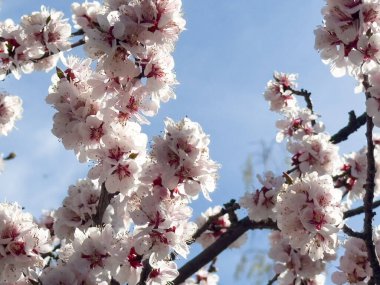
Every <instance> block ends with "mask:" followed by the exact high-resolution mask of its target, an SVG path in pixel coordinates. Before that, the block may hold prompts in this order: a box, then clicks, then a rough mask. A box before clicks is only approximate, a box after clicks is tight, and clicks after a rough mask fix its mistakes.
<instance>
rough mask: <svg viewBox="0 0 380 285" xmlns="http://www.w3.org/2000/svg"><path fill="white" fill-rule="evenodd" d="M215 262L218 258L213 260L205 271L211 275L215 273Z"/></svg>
mask: <svg viewBox="0 0 380 285" xmlns="http://www.w3.org/2000/svg"><path fill="white" fill-rule="evenodd" d="M217 260H218V257H215V258H214V259H213V260H212V261H211V264H210V266H209V267H208V270H207V271H208V272H210V273H213V272H216V271H217V269H216V266H215V264H216V261H217Z"/></svg>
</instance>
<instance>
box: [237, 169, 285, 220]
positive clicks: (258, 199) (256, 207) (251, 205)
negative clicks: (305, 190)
mask: <svg viewBox="0 0 380 285" xmlns="http://www.w3.org/2000/svg"><path fill="white" fill-rule="evenodd" d="M257 178H258V180H259V181H260V183H261V184H262V187H261V189H257V190H256V191H255V192H253V193H250V192H247V193H246V194H245V195H244V196H243V197H242V198H240V206H242V207H243V208H246V209H248V217H249V218H250V219H251V220H252V221H256V222H259V221H262V220H266V219H272V220H273V221H275V220H276V212H275V205H276V201H277V194H278V193H279V190H280V188H281V187H282V184H283V182H284V179H283V177H281V176H278V177H276V176H275V175H274V173H273V172H272V171H268V172H266V173H265V175H264V177H261V176H260V175H258V176H257Z"/></svg>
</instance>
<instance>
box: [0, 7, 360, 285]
mask: <svg viewBox="0 0 380 285" xmlns="http://www.w3.org/2000/svg"><path fill="white" fill-rule="evenodd" d="M70 3H71V1H41V0H34V1H28V0H17V1H9V0H8V1H4V2H3V3H2V6H1V10H0V19H2V20H4V19H6V18H13V19H14V20H15V21H18V19H19V17H20V16H22V15H23V14H26V13H30V12H31V11H35V10H39V7H40V5H41V4H44V5H46V6H48V7H50V8H55V9H57V10H62V11H64V12H65V14H66V15H68V16H69V15H70V12H69V11H70V10H69V9H70ZM323 5H324V1H322V0H309V1H305V0H288V1H280V0H266V1H252V0H239V1H223V0H219V1H216V0H202V1H201V0H191V1H190V0H184V3H183V6H184V14H185V18H186V20H187V25H186V27H187V30H186V31H185V32H184V33H183V34H182V35H181V37H180V40H179V42H178V45H177V48H176V51H175V54H174V56H175V63H176V74H177V79H178V81H179V82H180V85H179V86H178V87H177V88H176V93H177V100H174V101H171V102H169V103H167V104H165V105H163V106H162V108H161V109H160V112H159V115H158V116H156V117H154V118H152V119H151V125H150V126H148V127H144V130H145V131H146V132H147V133H148V135H149V137H150V138H152V136H153V135H157V134H159V133H160V131H161V130H162V129H163V120H164V118H165V117H172V118H173V119H175V120H178V119H181V118H182V117H184V116H188V117H189V118H190V119H192V120H194V121H197V122H199V123H200V124H201V125H202V126H203V128H204V130H205V132H206V133H208V134H210V137H211V146H210V149H211V156H212V158H213V159H214V160H216V161H218V162H219V163H221V164H222V169H221V171H220V179H219V182H218V189H217V191H216V192H215V193H214V194H213V195H212V198H213V202H212V204H209V203H208V202H205V201H204V199H200V200H199V201H197V202H196V203H195V204H194V205H193V206H194V211H195V212H198V213H199V212H200V211H202V210H205V209H206V208H207V207H209V206H210V205H217V204H222V203H225V202H227V201H228V200H229V199H231V198H239V197H240V196H241V195H242V194H243V193H244V191H245V187H244V184H243V180H242V168H243V165H244V162H245V160H246V158H247V156H248V155H249V154H252V153H253V154H254V156H253V161H254V169H255V173H260V172H261V171H262V170H263V165H262V163H261V159H260V151H261V148H260V141H265V142H267V143H270V142H271V141H272V140H273V139H274V136H275V134H276V130H275V127H274V124H275V120H276V119H277V118H278V117H277V116H276V115H275V114H273V113H271V112H270V111H269V109H268V105H267V102H265V100H264V99H263V96H262V92H263V90H264V88H265V86H266V83H267V81H268V80H269V79H271V77H272V73H273V71H274V70H278V71H282V72H294V73H299V86H300V87H302V88H306V89H308V90H310V91H311V92H312V100H313V102H314V107H315V111H316V112H317V113H319V114H320V115H321V116H322V120H323V121H324V122H325V123H326V127H327V130H328V131H329V132H330V133H334V132H335V131H337V130H338V129H339V128H341V127H342V126H344V125H345V124H346V123H347V118H348V116H347V113H348V111H350V110H352V109H354V110H355V111H356V112H357V114H361V113H362V112H363V111H364V97H363V96H362V95H361V94H354V92H353V89H354V86H355V83H354V81H353V80H352V79H350V78H347V77H346V78H341V79H335V78H333V77H332V76H331V75H330V72H329V69H328V67H327V66H325V65H324V64H323V63H322V62H321V60H320V57H319V55H318V53H317V52H316V51H315V50H314V48H313V47H314V34H313V30H314V28H315V27H316V26H317V25H318V24H320V23H321V22H322V16H321V14H320V10H321V8H322V6H323ZM50 77H51V74H45V73H35V74H31V75H25V76H23V77H22V79H21V80H20V81H16V80H14V79H13V78H11V77H9V78H7V79H6V80H5V81H4V82H1V87H0V88H1V90H6V91H8V92H9V93H11V94H15V95H19V96H21V97H22V99H23V100H24V118H23V120H22V121H20V122H19V123H18V124H17V128H18V129H17V130H15V131H14V132H13V133H11V134H10V135H9V136H8V137H3V138H1V140H0V152H3V153H4V154H7V153H9V152H11V151H14V152H16V154H17V158H16V159H15V160H13V161H11V162H9V163H7V165H6V171H5V173H4V174H2V175H1V176H0V183H1V185H2V187H1V196H2V200H7V201H19V203H20V204H21V205H23V206H24V207H25V208H26V210H29V211H31V212H32V213H34V214H35V215H37V216H38V215H39V213H40V210H41V209H49V208H52V207H57V206H58V205H59V203H60V202H61V200H62V199H63V197H64V196H65V195H66V191H67V186H68V185H69V184H72V183H75V181H76V180H77V179H78V178H82V177H85V176H86V173H87V170H88V169H89V166H88V165H81V164H79V163H78V162H77V161H76V159H75V157H74V154H73V153H72V152H69V151H66V150H64V148H63V146H62V145H61V144H60V143H59V142H58V140H57V139H56V138H55V137H54V136H53V135H52V134H51V133H50V129H51V127H52V115H53V110H52V108H51V107H49V106H48V105H47V104H46V103H45V101H44V100H45V97H46V95H47V89H48V86H49V85H50ZM362 144H364V136H363V132H359V133H358V134H355V135H354V136H352V139H351V141H350V142H348V143H343V144H342V145H341V147H342V151H344V152H349V151H354V150H357V149H359V148H360V147H361V145H362ZM284 162H285V154H284V153H283V152H281V148H277V150H276V151H275V153H274V155H273V156H272V161H271V162H270V163H269V165H276V166H277V168H278V167H279V166H281V165H284ZM285 167H286V166H285ZM284 170H285V169H284ZM264 239H265V235H263V234H261V233H258V234H255V238H251V239H250V241H251V242H250V244H249V245H248V246H247V247H246V248H245V249H246V250H247V249H250V248H263V247H264V248H265V242H263V241H262V240H264ZM263 244H264V245H263ZM240 258H241V255H240V252H238V251H227V253H225V254H223V255H222V257H221V258H220V262H218V264H217V266H218V267H219V268H220V269H221V272H222V277H223V279H222V281H221V283H220V284H232V282H233V283H234V284H247V283H248V282H247V280H244V279H243V280H240V281H236V280H234V279H233V270H234V267H235V266H236V264H237V263H238V262H239V260H240ZM227 260H228V261H227Z"/></svg>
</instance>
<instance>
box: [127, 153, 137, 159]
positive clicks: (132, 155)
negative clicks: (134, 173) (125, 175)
mask: <svg viewBox="0 0 380 285" xmlns="http://www.w3.org/2000/svg"><path fill="white" fill-rule="evenodd" d="M138 155H139V154H138V153H131V154H130V155H129V158H130V159H135V158H136V157H137V156H138Z"/></svg>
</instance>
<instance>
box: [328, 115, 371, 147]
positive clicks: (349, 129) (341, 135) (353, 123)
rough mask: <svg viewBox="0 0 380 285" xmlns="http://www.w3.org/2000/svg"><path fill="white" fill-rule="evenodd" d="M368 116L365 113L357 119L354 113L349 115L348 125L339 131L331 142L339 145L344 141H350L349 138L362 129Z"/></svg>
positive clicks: (332, 137)
mask: <svg viewBox="0 0 380 285" xmlns="http://www.w3.org/2000/svg"><path fill="white" fill-rule="evenodd" d="M366 118H367V114H366V113H365V112H364V113H363V114H361V115H360V116H359V117H356V115H355V112H354V111H350V112H349V113H348V124H347V126H345V127H344V128H342V129H341V130H339V131H338V132H337V133H336V134H335V135H333V136H331V139H330V142H332V143H333V144H338V143H340V142H342V141H345V140H347V139H348V137H349V136H350V135H351V134H352V133H354V132H356V131H357V130H358V129H360V127H361V126H363V125H364V124H365V123H366Z"/></svg>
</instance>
